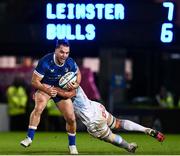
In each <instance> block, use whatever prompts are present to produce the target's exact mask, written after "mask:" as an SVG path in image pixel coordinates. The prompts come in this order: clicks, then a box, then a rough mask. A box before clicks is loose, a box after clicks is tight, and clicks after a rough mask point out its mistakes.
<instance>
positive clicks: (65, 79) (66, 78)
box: [59, 72, 77, 89]
mask: <svg viewBox="0 0 180 156" xmlns="http://www.w3.org/2000/svg"><path fill="white" fill-rule="evenodd" d="M76 79H77V75H76V73H74V72H68V73H66V74H65V75H63V76H62V77H61V78H60V79H59V86H60V87H61V88H64V89H66V88H67V84H68V83H69V82H75V81H76Z"/></svg>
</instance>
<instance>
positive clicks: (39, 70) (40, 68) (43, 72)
mask: <svg viewBox="0 0 180 156" xmlns="http://www.w3.org/2000/svg"><path fill="white" fill-rule="evenodd" d="M77 69H78V66H77V64H76V62H75V61H74V60H73V59H72V58H71V57H68V58H67V59H66V61H65V63H64V64H63V65H61V66H60V65H58V64H56V63H55V54H54V53H49V54H47V55H45V56H44V57H42V58H41V59H40V60H39V62H38V65H37V67H36V68H35V71H34V73H36V74H37V75H39V76H40V77H42V80H41V82H42V83H46V84H49V85H53V86H56V87H57V86H59V79H60V78H61V77H62V76H63V75H64V74H66V73H67V72H70V71H71V72H75V73H77Z"/></svg>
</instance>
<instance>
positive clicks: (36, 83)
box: [31, 73, 57, 97]
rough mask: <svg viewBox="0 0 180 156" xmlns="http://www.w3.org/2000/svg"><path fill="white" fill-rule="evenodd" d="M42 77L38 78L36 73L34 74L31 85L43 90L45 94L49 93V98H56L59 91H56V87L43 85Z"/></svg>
mask: <svg viewBox="0 0 180 156" xmlns="http://www.w3.org/2000/svg"><path fill="white" fill-rule="evenodd" d="M41 80H42V77H40V76H38V75H37V74H36V73H33V75H32V80H31V84H32V86H33V87H34V88H36V89H38V90H41V91H43V92H45V93H47V94H48V95H49V96H52V97H55V96H56V94H57V91H56V90H55V89H54V87H51V86H48V85H45V84H42V83H41Z"/></svg>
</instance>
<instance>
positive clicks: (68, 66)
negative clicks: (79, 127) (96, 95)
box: [20, 40, 81, 154]
mask: <svg viewBox="0 0 180 156" xmlns="http://www.w3.org/2000/svg"><path fill="white" fill-rule="evenodd" d="M69 53H70V45H69V42H68V41H67V40H63V41H61V42H58V43H57V45H56V48H55V52H53V53H49V54H47V55H45V56H44V57H42V58H41V59H40V60H39V62H38V65H37V67H36V68H35V70H34V72H33V75H32V86H33V87H35V88H36V89H37V91H36V93H35V94H34V99H35V107H34V109H33V111H32V112H31V115H30V120H29V127H28V132H27V137H26V138H25V139H24V140H22V141H21V143H20V144H21V145H22V146H24V147H28V146H30V144H31V143H32V141H33V138H34V134H35V131H36V129H37V127H38V125H39V122H40V118H41V114H42V112H43V110H44V109H45V107H46V105H47V102H48V100H49V99H50V98H52V99H53V100H54V102H55V103H56V105H57V106H58V108H59V109H60V111H61V112H62V114H63V115H64V118H65V120H66V130H67V133H68V140H69V151H70V154H78V151H77V148H76V144H75V141H76V120H75V115H74V109H73V104H72V101H71V99H70V98H71V96H69V94H68V97H67V96H66V94H64V92H62V95H63V96H59V95H57V91H56V89H55V88H54V87H58V86H59V79H60V78H61V76H63V75H64V74H65V73H67V72H69V71H72V72H76V73H77V81H76V82H75V83H73V84H71V85H70V86H69V89H76V88H78V86H79V83H80V81H81V74H80V71H79V69H78V66H77V64H76V63H75V61H74V60H73V59H72V58H70V57H69ZM59 90H60V89H59Z"/></svg>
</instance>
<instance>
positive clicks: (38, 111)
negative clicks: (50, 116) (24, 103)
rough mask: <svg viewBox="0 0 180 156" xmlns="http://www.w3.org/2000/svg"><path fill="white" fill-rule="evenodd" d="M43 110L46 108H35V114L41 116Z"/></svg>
mask: <svg viewBox="0 0 180 156" xmlns="http://www.w3.org/2000/svg"><path fill="white" fill-rule="evenodd" d="M43 110H44V107H40V106H39V107H35V108H34V113H35V115H36V116H37V115H41V114H42V112H43Z"/></svg>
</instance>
